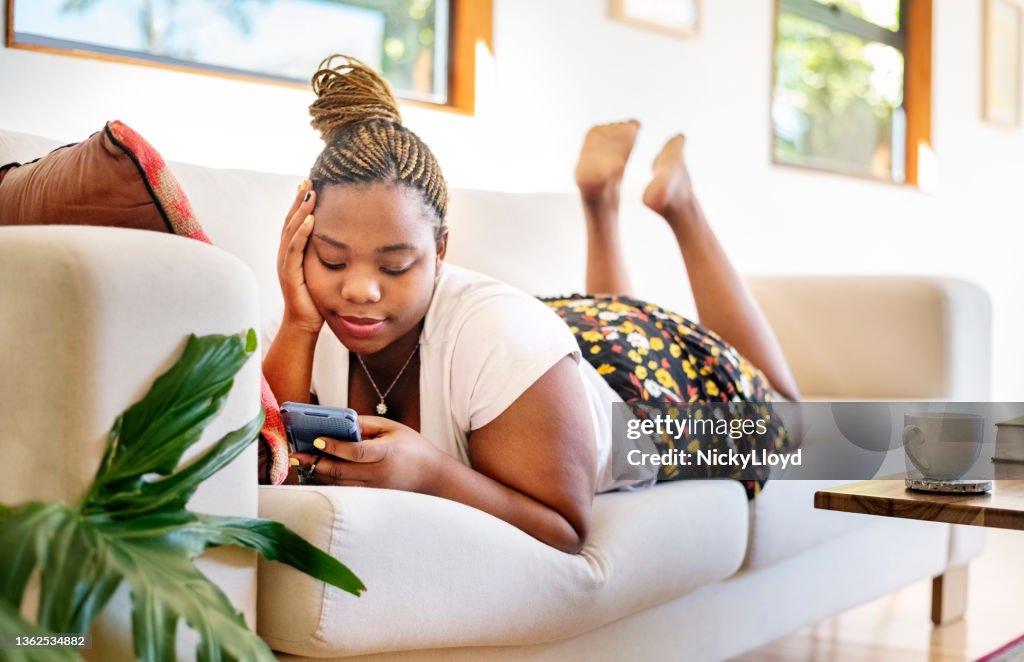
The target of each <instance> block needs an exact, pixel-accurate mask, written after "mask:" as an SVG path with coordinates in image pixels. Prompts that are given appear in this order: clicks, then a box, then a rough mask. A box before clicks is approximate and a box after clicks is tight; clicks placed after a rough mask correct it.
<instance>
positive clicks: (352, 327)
mask: <svg viewBox="0 0 1024 662" xmlns="http://www.w3.org/2000/svg"><path fill="white" fill-rule="evenodd" d="M338 321H339V322H340V323H341V327H342V329H344V331H345V333H346V334H348V335H350V336H352V337H353V338H372V337H373V336H375V335H377V334H378V333H379V332H380V330H381V329H382V328H383V327H384V322H385V320H383V319H379V318H376V317H354V316H351V315H339V316H338Z"/></svg>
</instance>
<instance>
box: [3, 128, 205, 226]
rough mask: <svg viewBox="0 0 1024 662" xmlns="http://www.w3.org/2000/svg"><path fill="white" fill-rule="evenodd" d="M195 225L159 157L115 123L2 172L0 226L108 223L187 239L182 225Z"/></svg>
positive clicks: (178, 188)
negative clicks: (171, 234) (82, 140)
mask: <svg viewBox="0 0 1024 662" xmlns="http://www.w3.org/2000/svg"><path fill="white" fill-rule="evenodd" d="M154 160H155V161H157V162H158V163H153V161H154ZM150 171H151V172H150ZM154 173H156V175H154ZM157 176H159V177H162V178H163V179H164V180H169V181H162V182H161V181H159V180H158V179H157ZM151 180H152V181H151ZM154 184H156V185H154ZM182 221H186V222H185V223H184V224H183V223H182ZM193 223H194V220H193V217H192V213H191V208H190V207H189V205H188V201H187V199H185V196H184V193H182V192H181V187H180V186H178V184H177V181H176V180H174V178H173V175H171V174H170V171H169V170H167V168H166V166H165V165H164V163H163V159H161V158H160V156H159V154H157V152H156V150H154V149H153V148H152V147H151V146H150V145H149V144H148V143H146V142H145V141H144V140H143V139H142V138H141V136H139V135H138V134H136V133H135V132H134V131H132V130H131V129H130V128H128V127H127V126H125V125H124V124H122V123H120V122H111V123H109V124H107V125H106V126H105V127H104V128H103V130H102V131H99V132H97V133H94V134H93V135H92V136H90V137H89V138H88V139H87V140H85V141H84V142H81V143H78V144H75V145H68V146H66V147H61V148H59V149H56V150H54V151H52V152H50V153H49V154H47V155H46V156H44V157H42V158H39V159H36V160H35V161H32V162H30V163H26V164H23V165H22V164H16V163H15V164H10V165H8V166H4V169H3V170H2V171H0V225H108V226H114V227H122V228H137V229H142V230H156V231H158V232H172V233H173V232H176V231H177V234H190V232H189V231H188V230H192V229H195V228H194V227H188V228H184V227H183V225H185V226H191V225H192V224H193ZM183 229H184V230H185V232H182V230H183Z"/></svg>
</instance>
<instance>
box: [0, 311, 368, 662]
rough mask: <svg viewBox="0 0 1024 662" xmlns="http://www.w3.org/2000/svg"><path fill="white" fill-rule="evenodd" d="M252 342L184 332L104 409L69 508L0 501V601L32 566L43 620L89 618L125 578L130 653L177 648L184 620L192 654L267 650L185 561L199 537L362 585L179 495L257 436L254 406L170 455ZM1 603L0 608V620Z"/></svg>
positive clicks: (316, 553)
mask: <svg viewBox="0 0 1024 662" xmlns="http://www.w3.org/2000/svg"><path fill="white" fill-rule="evenodd" d="M255 349H256V336H255V332H254V331H253V330H252V329H250V330H249V331H248V333H247V334H245V336H244V337H243V336H241V335H239V336H205V337H202V338H197V337H195V336H191V337H189V339H188V341H187V343H186V345H185V350H184V352H183V354H182V357H181V358H180V359H179V360H178V362H177V363H176V364H175V365H174V366H172V367H171V368H170V369H169V370H168V371H167V372H166V373H164V374H163V375H161V376H160V377H159V378H157V379H156V381H155V382H154V383H153V386H152V388H151V389H150V390H149V392H148V393H147V394H146V395H145V396H144V397H143V399H142V400H140V401H139V402H137V403H136V404H134V405H132V406H131V407H130V408H129V409H128V410H127V411H126V412H125V413H124V414H122V415H121V416H119V417H118V418H117V420H116V421H115V422H114V425H113V426H112V428H111V430H110V433H109V435H108V446H107V449H106V451H105V452H104V455H103V458H102V460H101V463H100V468H99V470H98V471H97V474H96V479H95V481H94V482H93V485H92V486H91V487H90V489H89V491H88V493H87V494H86V496H85V498H84V499H83V500H82V502H81V504H80V505H79V507H78V508H77V509H76V510H73V509H70V508H68V507H67V506H65V505H62V504H43V503H29V504H24V505H20V506H16V507H8V506H4V505H2V504H0V607H4V608H5V609H8V610H14V613H15V615H16V616H17V609H18V607H19V605H20V604H21V600H22V598H23V595H24V591H25V586H26V584H27V582H28V579H29V577H30V576H31V574H32V572H33V570H34V569H35V568H38V569H39V570H40V575H41V582H40V600H39V609H38V613H37V617H36V620H37V622H38V627H39V628H40V631H49V632H68V633H70V632H85V631H87V630H88V629H89V628H90V626H91V624H92V622H93V621H94V619H95V618H96V616H97V615H98V614H99V612H100V611H101V610H102V609H103V607H104V606H105V605H106V604H107V602H108V601H109V600H110V597H111V595H113V593H114V591H115V590H116V589H117V588H118V586H120V585H121V583H122V582H127V583H128V586H129V588H130V589H131V599H132V630H133V634H134V647H135V654H136V656H138V658H139V659H142V660H169V659H173V658H174V654H175V653H174V643H175V635H176V630H177V626H178V623H179V621H181V620H184V621H185V622H186V623H187V624H188V626H189V627H191V628H192V629H193V630H194V631H195V632H196V633H197V634H198V638H199V644H198V648H197V658H198V659H199V660H273V659H274V658H273V655H272V654H271V652H270V650H269V649H268V648H267V646H266V644H265V643H263V641H262V640H261V639H260V638H259V637H258V636H256V635H255V634H254V633H253V632H250V631H249V629H248V628H247V627H246V624H245V620H244V618H243V617H242V615H241V614H240V613H238V612H237V611H236V610H235V609H234V607H233V606H232V605H231V602H230V601H229V600H228V599H227V597H226V596H225V595H224V594H223V593H222V592H221V591H220V589H219V588H218V587H217V586H216V585H215V584H213V583H212V582H210V581H209V580H208V579H207V578H206V577H205V576H203V574H202V573H200V572H199V571H198V570H197V569H196V567H195V566H194V565H193V563H192V560H193V559H194V558H195V557H196V556H198V555H199V554H201V553H202V552H203V551H204V550H205V549H208V548H210V547H216V546H220V545H239V546H243V547H249V548H252V549H255V550H257V551H259V552H260V553H261V554H263V555H264V556H266V557H267V558H268V559H277V560H280V561H282V562H284V563H288V564H290V565H292V566H294V567H295V568H297V569H299V570H301V571H303V572H306V573H309V574H310V575H312V576H314V577H316V578H318V579H321V580H323V581H326V582H328V583H330V584H332V585H334V586H337V587H339V588H341V589H343V590H346V591H349V592H350V593H353V594H355V595H358V594H359V593H360V592H361V591H363V590H364V589H365V587H364V586H363V584H362V582H360V581H359V579H358V577H356V576H355V575H354V574H353V573H352V572H351V571H350V570H349V569H348V568H347V567H345V566H344V565H343V564H342V563H340V562H339V561H337V560H336V559H334V558H333V557H331V556H330V555H328V554H326V553H324V552H323V551H321V550H319V549H317V548H316V547H314V546H312V545H310V544H309V543H308V542H306V541H305V540H303V539H302V538H301V537H299V536H298V535H297V534H295V533H294V532H293V531H291V530H290V529H288V528H287V527H285V526H284V525H282V524H279V523H277V522H270V521H267V520H259V519H245V518H231V517H213V516H205V515H197V514H195V513H192V512H190V511H188V510H187V509H186V508H185V505H186V504H187V502H188V500H189V499H190V498H191V497H192V495H193V494H194V493H195V490H196V489H197V488H198V487H199V485H200V484H201V483H202V482H203V481H204V480H206V479H207V478H209V477H210V476H211V475H213V474H215V473H216V472H217V471H219V470H220V469H222V468H223V467H224V466H225V465H227V464H228V463H230V462H231V461H232V460H234V459H235V458H236V457H237V456H238V455H239V453H241V452H242V451H243V450H244V449H245V448H246V447H247V446H248V445H249V444H250V443H252V442H253V441H254V440H255V439H256V438H257V435H258V433H259V430H260V427H261V425H262V423H263V413H262V411H261V412H260V414H259V415H258V416H257V417H256V418H255V419H253V420H252V421H250V422H249V423H247V424H246V425H244V426H242V427H241V428H239V429H237V430H234V431H233V432H230V433H228V434H227V435H225V436H224V437H223V438H221V439H220V440H219V441H218V442H217V443H216V444H214V445H213V446H212V447H211V448H209V449H207V450H206V451H205V452H204V453H202V454H201V455H200V456H199V457H197V458H196V459H195V460H194V461H193V462H192V463H191V464H189V465H188V466H185V467H181V468H177V466H178V464H179V463H180V461H181V458H182V456H183V455H184V453H185V452H186V451H187V450H188V448H189V447H191V446H192V445H193V444H195V443H196V442H197V441H198V440H199V438H200V435H201V434H202V431H203V430H204V429H205V428H206V426H207V425H208V424H209V422H210V421H211V420H212V419H213V418H214V417H215V416H216V415H217V414H218V413H219V412H220V410H221V409H222V408H223V405H224V402H225V400H226V398H227V395H228V393H229V392H230V391H231V387H232V385H233V383H234V375H235V374H236V373H237V372H238V370H239V369H240V368H241V366H242V365H243V364H244V362H245V360H246V359H247V358H248V357H249V356H250V355H251V354H252V353H253V352H254V351H255ZM154 474H155V475H156V477H155V478H153V475H154ZM8 617H9V614H8V615H7V616H5V615H4V614H3V613H0V627H2V626H3V624H4V623H5V620H4V619H5V618H8ZM19 618H20V617H19ZM26 631H27V630H26ZM53 659H68V658H53ZM70 659H75V658H70Z"/></svg>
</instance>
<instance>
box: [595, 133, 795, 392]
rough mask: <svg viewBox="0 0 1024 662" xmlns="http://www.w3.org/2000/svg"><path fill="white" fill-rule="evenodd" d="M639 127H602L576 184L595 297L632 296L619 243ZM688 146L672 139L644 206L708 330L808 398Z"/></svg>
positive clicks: (776, 382) (777, 382)
mask: <svg viewBox="0 0 1024 662" xmlns="http://www.w3.org/2000/svg"><path fill="white" fill-rule="evenodd" d="M639 128H640V124H639V122H636V121H635V120H630V121H628V122H619V123H615V124H606V125H601V126H596V127H593V128H592V129H590V131H588V132H587V136H586V138H585V139H584V142H583V149H582V150H581V152H580V158H579V162H578V164H577V166H576V184H577V186H578V188H579V190H580V198H581V200H582V202H583V212H584V217H585V218H586V225H587V278H586V284H587V290H588V291H589V292H591V293H592V294H620V295H631V293H632V292H631V284H630V280H629V273H628V269H627V268H626V261H625V256H624V253H623V251H622V245H621V242H620V238H619V189H620V185H621V182H622V173H623V172H624V171H625V167H626V161H627V160H628V159H629V154H630V152H631V151H632V149H633V145H634V143H635V142H636V135H637V131H638V130H639ZM684 145H685V138H684V137H683V136H682V135H676V136H674V137H673V138H671V139H670V140H669V141H668V142H667V143H666V144H665V147H664V148H663V149H662V151H661V153H660V154H658V156H657V158H655V160H654V164H653V166H652V168H651V170H652V175H653V176H652V178H651V183H650V184H649V185H648V186H647V189H646V190H645V191H644V195H643V201H644V204H645V205H647V207H649V208H650V209H651V210H653V211H654V212H656V213H657V214H658V215H660V216H661V217H662V218H664V219H665V221H666V222H667V223H668V225H669V228H671V230H672V233H673V235H675V238H676V243H677V244H678V245H679V251H680V253H681V255H682V258H683V262H684V265H685V268H686V273H687V276H688V278H689V281H690V289H691V290H692V292H693V297H694V302H695V303H696V305H697V316H698V318H699V320H700V323H701V324H702V325H703V326H705V327H706V328H708V329H711V330H713V331H715V332H716V333H717V334H718V335H720V336H721V337H722V338H723V339H724V340H725V341H726V342H728V343H729V344H731V345H732V346H733V347H735V348H736V349H737V350H738V351H739V352H740V353H741V354H743V355H744V356H746V357H747V358H748V359H749V360H750V361H751V362H753V363H754V364H755V365H756V366H758V367H759V368H760V369H761V370H762V371H763V372H764V374H765V375H766V376H767V377H768V379H769V381H771V383H772V385H773V386H774V387H775V389H776V390H777V391H778V392H779V393H781V394H782V395H783V396H785V397H787V398H789V399H792V400H796V399H798V398H799V397H800V394H799V390H798V388H797V385H796V380H795V379H794V378H793V374H792V372H791V371H790V368H789V364H788V363H787V362H786V357H785V356H784V355H783V353H782V347H781V346H780V345H779V342H778V339H777V338H776V337H775V333H774V332H773V331H772V329H771V326H770V325H769V324H768V321H767V320H766V319H765V317H764V314H763V313H762V312H761V309H760V308H759V307H758V305H757V302H756V301H755V300H754V297H753V295H751V293H750V291H749V290H748V289H747V287H746V285H745V284H744V283H743V281H742V280H741V279H740V277H739V274H738V273H736V270H735V268H734V267H733V265H732V263H731V262H730V261H729V257H728V256H727V255H726V253H725V250H724V249H723V248H722V245H721V244H720V243H719V242H718V238H717V237H716V236H715V233H714V231H713V230H712V229H711V225H710V224H709V223H708V221H707V218H706V217H705V216H704V211H703V209H701V206H700V203H699V202H698V201H697V196H696V194H695V193H694V191H693V186H692V184H691V182H690V175H689V172H688V171H687V169H686V163H685V160H684Z"/></svg>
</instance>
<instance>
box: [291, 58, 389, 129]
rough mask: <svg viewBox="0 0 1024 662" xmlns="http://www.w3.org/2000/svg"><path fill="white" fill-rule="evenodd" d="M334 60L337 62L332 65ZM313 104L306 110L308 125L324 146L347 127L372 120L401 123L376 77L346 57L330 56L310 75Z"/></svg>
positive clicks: (387, 91)
mask: <svg viewBox="0 0 1024 662" xmlns="http://www.w3.org/2000/svg"><path fill="white" fill-rule="evenodd" d="M336 59H338V60H340V62H338V63H335V60H336ZM312 82H313V92H314V93H316V97H317V98H316V101H314V102H313V104H312V105H311V106H310V107H309V114H310V115H312V116H313V120H312V121H311V122H310V124H312V125H313V128H314V129H316V130H317V131H319V132H320V136H321V137H322V138H323V139H324V142H326V143H330V142H331V140H332V138H333V137H334V136H336V135H337V134H338V132H340V131H341V130H342V129H344V128H345V127H346V126H348V125H350V124H355V123H357V122H365V121H367V120H372V119H384V120H391V121H392V122H395V123H397V124H401V123H402V116H401V114H400V113H399V112H398V101H396V100H395V95H394V94H392V92H391V88H390V87H388V84H387V83H386V82H384V79H383V78H381V77H380V75H379V74H378V73H377V72H376V71H374V70H373V69H371V68H370V67H368V66H367V65H365V64H363V63H362V62H360V61H359V60H357V59H356V58H354V57H351V56H349V55H332V56H330V57H328V58H327V59H325V60H324V61H323V62H321V63H320V66H319V67H318V70H317V72H316V73H315V74H313V81H312Z"/></svg>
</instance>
